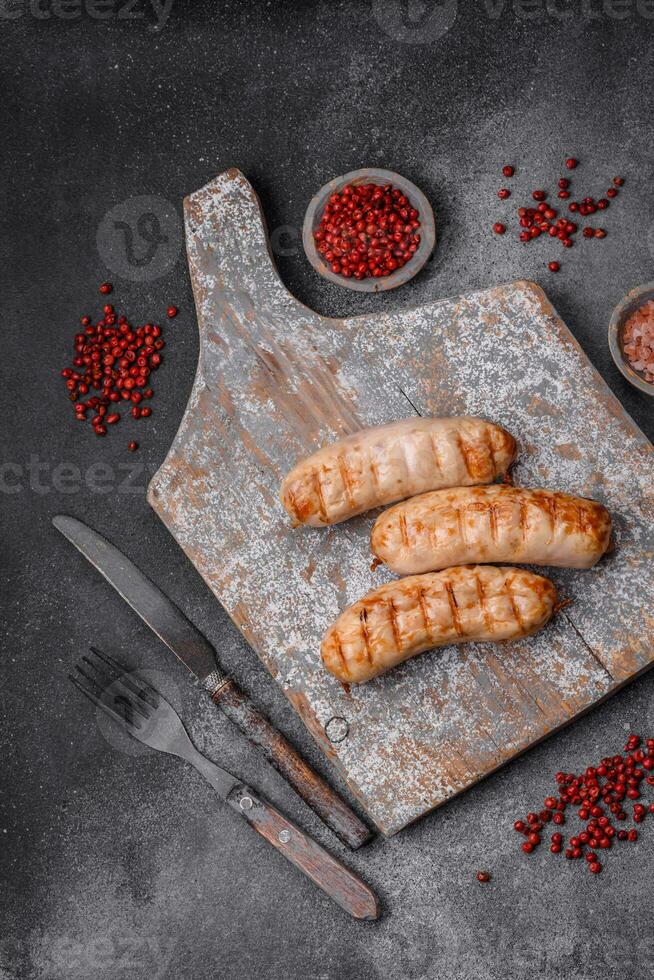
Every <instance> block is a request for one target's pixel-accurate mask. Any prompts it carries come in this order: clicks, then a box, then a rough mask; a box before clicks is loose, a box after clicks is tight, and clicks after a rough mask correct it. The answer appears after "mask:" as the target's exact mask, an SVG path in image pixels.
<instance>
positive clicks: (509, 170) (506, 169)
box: [502, 164, 515, 177]
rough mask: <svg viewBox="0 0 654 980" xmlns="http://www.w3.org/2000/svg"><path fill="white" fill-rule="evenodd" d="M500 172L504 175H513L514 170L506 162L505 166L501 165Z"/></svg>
mask: <svg viewBox="0 0 654 980" xmlns="http://www.w3.org/2000/svg"><path fill="white" fill-rule="evenodd" d="M502 173H503V174H504V176H505V177H513V175H514V173H515V170H514V168H513V167H511V166H510V165H509V164H507V165H506V167H502Z"/></svg>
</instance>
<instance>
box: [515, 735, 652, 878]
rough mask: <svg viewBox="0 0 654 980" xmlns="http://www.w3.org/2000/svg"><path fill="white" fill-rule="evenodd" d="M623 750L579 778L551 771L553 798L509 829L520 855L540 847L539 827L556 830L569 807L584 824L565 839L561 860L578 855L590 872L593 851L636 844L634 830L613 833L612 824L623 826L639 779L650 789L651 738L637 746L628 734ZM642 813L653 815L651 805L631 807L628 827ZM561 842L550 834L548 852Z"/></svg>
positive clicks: (595, 868)
mask: <svg viewBox="0 0 654 980" xmlns="http://www.w3.org/2000/svg"><path fill="white" fill-rule="evenodd" d="M624 752H625V755H614V756H606V757H605V758H604V759H602V760H601V762H600V763H599V765H597V766H590V767H589V768H588V769H586V771H585V772H584V773H582V774H581V775H580V776H575V775H574V774H573V773H565V772H557V774H556V777H555V778H556V782H557V784H558V792H557V795H556V796H548V797H546V798H545V801H544V803H545V809H544V810H541V811H540V812H539V813H528V814H527V819H526V820H516V822H515V823H514V825H513V826H514V829H515V830H517V831H518V833H520V834H523V835H524V836H525V838H526V840H525V841H524V842H523V843H522V845H521V846H522V850H523V851H524V852H525V854H531V853H532V852H533V851H534V850H535V849H536V848H537V847H538V845H539V844H540V843H541V841H542V832H543V830H544V829H545V825H546V824H548V823H550V822H551V823H553V824H555V825H556V826H557V827H560V826H561V825H563V824H564V823H565V822H566V816H565V813H566V811H567V810H568V807H573V806H574V807H579V810H578V816H579V819H580V820H582V821H589V822H588V823H587V824H586V826H585V828H584V829H583V830H582V831H581V832H580V833H577V834H575V835H573V836H571V837H570V838H569V840H568V846H567V847H566V849H565V856H566V858H568V859H569V860H575V859H579V858H582V857H584V858H585V859H586V863H587V865H588V868H589V870H590V871H591V872H592V873H593V874H598V873H599V872H600V871H601V870H602V864H601V862H600V860H599V857H598V855H597V853H596V849H597V850H602V851H608V850H610V849H611V848H612V847H613V844H614V843H615V841H636V840H638V831H637V830H636V828H635V827H632V828H631V829H629V830H626V829H624V828H621V829H618V828H617V827H615V826H614V824H613V820H615V821H617V822H619V823H623V822H624V821H625V820H627V819H628V814H627V812H626V811H625V810H624V809H623V802H624V801H625V799H627V800H630V801H631V800H639V799H640V797H641V788H642V783H643V780H645V782H646V783H647V784H648V785H649V786H654V738H648V739H647V741H646V742H645V747H644V748H642V747H641V738H640V736H639V735H630V736H629V739H628V741H627V744H626V745H625V747H624ZM647 773H649V775H647ZM607 811H608V813H607ZM648 812H649V813H654V803H650V804H649V806H646V805H645V804H644V803H634V805H633V821H634V823H636V824H641V823H642V822H643V820H644V819H645V817H646V816H647V813H648ZM609 814H611V816H609ZM564 843H565V840H564V837H563V834H561V833H560V832H559V831H555V832H554V833H553V834H552V839H551V844H550V851H551V852H552V854H560V852H561V851H562V849H563V845H564ZM585 849H586V850H585Z"/></svg>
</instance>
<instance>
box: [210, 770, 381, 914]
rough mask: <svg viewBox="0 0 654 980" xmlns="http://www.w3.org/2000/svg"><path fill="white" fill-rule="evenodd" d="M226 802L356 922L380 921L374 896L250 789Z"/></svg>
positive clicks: (238, 789) (236, 791) (239, 791)
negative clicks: (360, 920) (362, 920)
mask: <svg viewBox="0 0 654 980" xmlns="http://www.w3.org/2000/svg"><path fill="white" fill-rule="evenodd" d="M227 802H228V803H229V805H230V806H231V807H232V808H233V809H234V810H236V812H237V813H240V814H241V816H243V817H245V819H246V820H247V821H248V822H249V823H250V824H251V825H252V826H253V827H254V829H255V830H256V831H257V832H258V833H259V834H261V836H262V837H265V839H266V840H267V841H268V842H269V843H270V844H272V846H273V847H275V848H276V849H277V850H278V851H279V852H280V854H283V855H284V857H285V858H286V859H287V860H288V861H290V862H291V864H294V865H295V867H296V868H299V869H300V871H302V872H303V873H304V874H305V875H306V876H307V877H308V878H310V879H311V880H312V881H313V882H314V884H316V885H318V887H319V888H322V890H323V891H324V892H325V893H326V894H327V895H329V897H330V898H332V899H333V900H334V901H335V902H336V903H337V904H338V905H340V906H341V908H342V909H345V911H346V912H349V913H350V915H352V916H354V918H355V919H377V918H378V917H379V901H378V899H377V896H376V895H375V894H374V892H372V891H371V890H370V889H369V888H368V886H367V885H365V884H364V883H363V882H362V881H361V879H360V878H357V876H356V875H355V874H354V872H353V871H350V869H349V868H346V867H345V865H344V864H341V863H340V861H337V860H336V858H333V857H332V856H331V854H329V853H328V852H327V851H326V850H325V849H324V847H321V846H320V844H318V843H317V842H316V841H315V840H313V838H311V837H308V836H307V835H306V834H305V833H303V832H302V831H301V830H300V828H299V827H296V826H295V824H293V823H291V821H290V820H287V818H286V817H284V816H283V815H282V814H281V813H280V812H279V811H278V810H275V808H274V807H273V806H271V805H270V803H268V802H267V801H266V800H262V799H261V798H260V797H258V796H256V794H255V793H254V792H253V791H252V790H251V789H250V787H249V786H237V787H235V788H234V789H233V790H232V792H231V793H230V794H229V796H228V797H227Z"/></svg>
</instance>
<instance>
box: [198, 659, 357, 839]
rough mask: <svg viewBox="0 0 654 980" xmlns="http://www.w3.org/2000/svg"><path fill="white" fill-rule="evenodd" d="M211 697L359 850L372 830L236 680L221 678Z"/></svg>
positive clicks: (330, 824)
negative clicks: (302, 755) (260, 709)
mask: <svg viewBox="0 0 654 980" xmlns="http://www.w3.org/2000/svg"><path fill="white" fill-rule="evenodd" d="M211 697H212V700H213V701H215V703H216V704H217V705H218V706H219V707H220V708H221V710H222V711H223V712H224V713H225V714H226V715H227V717H228V718H229V719H230V721H233V722H234V724H235V725H237V726H238V727H239V728H240V729H241V731H242V732H243V733H244V734H245V735H247V737H248V738H249V739H250V741H251V742H254V743H255V745H258V746H259V748H260V749H261V750H262V751H263V753H264V755H265V756H266V758H267V759H268V761H269V762H270V763H271V764H272V765H273V766H274V767H275V769H277V770H278V771H279V772H280V773H281V774H282V776H284V778H285V779H286V780H287V781H288V782H289V783H290V784H291V786H293V788H294V789H295V790H296V792H297V793H299V795H300V796H301V797H302V799H303V800H305V801H306V802H307V803H308V804H309V806H310V807H311V808H312V809H313V810H315V812H316V813H317V814H318V816H319V817H320V818H321V819H322V820H323V822H324V823H326V824H327V826H328V827H330V828H331V829H332V830H333V831H334V833H335V834H336V835H337V836H338V837H340V839H341V840H342V841H343V842H344V843H345V844H347V845H348V846H349V847H352V848H355V849H356V848H357V847H361V845H362V844H365V842H366V841H367V840H370V837H371V836H372V835H371V832H370V830H369V829H368V827H367V826H366V825H365V824H364V823H363V821H362V820H359V818H358V817H357V815H356V813H354V811H353V810H351V809H350V808H349V806H348V805H347V804H346V803H345V802H344V801H343V800H342V799H341V798H340V796H339V795H338V794H337V793H336V791H335V790H333V789H332V788H331V786H329V785H328V783H326V782H325V780H324V779H322V778H321V777H320V776H319V775H318V773H316V772H314V770H313V769H312V768H311V766H309V764H308V763H307V762H305V761H304V759H303V758H302V757H301V756H300V755H298V753H297V752H296V751H295V749H294V748H293V746H292V745H291V744H290V742H288V741H287V740H286V739H285V738H284V736H283V735H282V734H281V733H280V732H278V731H277V729H276V728H274V727H273V726H272V724H271V723H270V722H269V721H268V719H267V718H266V717H265V716H264V715H262V714H261V712H260V711H258V710H257V708H255V706H254V705H253V704H252V702H251V701H250V700H249V698H248V697H247V696H246V695H245V694H244V693H243V691H241V689H240V688H239V687H237V685H236V684H235V683H234V681H233V680H231V679H229V678H227V679H222V680H221V681H219V686H218V688H217V689H216V690H215V691H213V692H212V694H211Z"/></svg>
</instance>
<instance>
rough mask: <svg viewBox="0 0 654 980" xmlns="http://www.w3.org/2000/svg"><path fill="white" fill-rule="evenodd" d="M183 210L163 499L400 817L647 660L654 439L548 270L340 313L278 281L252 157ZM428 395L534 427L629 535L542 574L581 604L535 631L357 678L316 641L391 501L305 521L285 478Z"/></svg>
mask: <svg viewBox="0 0 654 980" xmlns="http://www.w3.org/2000/svg"><path fill="white" fill-rule="evenodd" d="M185 214H186V234H187V249H188V256H189V263H190V268H191V276H192V281H193V289H194V294H195V301H196V307H197V312H198V320H199V325H200V338H201V353H200V360H199V365H198V372H197V377H196V381H195V385H194V388H193V392H192V395H191V398H190V401H189V405H188V409H187V413H186V415H185V417H184V419H183V421H182V424H181V427H180V430H179V432H178V434H177V437H176V439H175V442H174V444H173V446H172V448H171V450H170V453H169V455H168V457H167V459H166V461H165V463H164V464H163V466H162V467H161V469H160V470H159V471H158V472H157V474H155V476H154V478H153V480H152V482H151V485H150V489H149V500H150V503H151V504H152V506H153V507H154V508H155V509H156V511H157V513H158V514H159V515H160V516H161V518H162V519H163V520H164V521H165V523H166V524H167V526H168V527H169V528H170V530H171V532H172V533H173V534H174V535H175V537H176V538H177V540H178V542H179V543H180V544H181V546H182V547H183V548H184V550H185V551H186V553H187V555H188V556H189V557H190V559H191V560H192V561H193V562H194V563H195V564H196V566H197V567H198V569H199V570H200V572H201V573H202V575H203V576H204V578H205V580H206V581H207V582H208V584H209V585H210V587H211V588H212V589H213V591H214V593H215V594H216V596H217V597H218V598H219V599H220V601H221V602H222V604H223V606H224V607H225V609H226V610H227V611H228V613H229V614H230V616H231V617H232V618H233V620H234V621H235V622H236V623H237V624H238V626H239V627H240V628H241V630H242V631H243V635H244V636H245V637H247V639H248V640H249V641H250V643H251V644H252V646H253V647H254V649H255V650H256V652H257V654H258V655H259V657H260V658H261V659H262V660H263V662H264V663H265V664H266V666H267V667H268V669H269V670H270V672H271V673H272V674H273V676H274V677H275V678H276V680H277V682H278V683H279V684H280V686H281V687H282V689H283V690H284V692H285V693H286V695H287V697H288V698H289V699H290V700H291V701H292V703H293V704H294V705H295V707H296V709H297V710H298V712H299V713H300V715H301V716H302V718H303V719H304V721H305V723H306V725H307V726H308V728H309V729H310V731H311V732H312V734H313V735H314V737H315V738H316V739H317V740H318V742H319V743H320V745H321V746H322V747H323V749H324V750H325V752H326V753H327V754H328V756H329V757H330V758H331V759H332V761H333V762H334V763H335V764H336V765H337V766H338V767H339V769H340V771H341V772H342V774H343V775H344V777H345V778H346V780H347V781H348V783H349V785H350V786H351V788H352V790H353V791H354V792H355V793H356V795H357V797H358V798H359V800H360V801H361V803H362V805H363V806H364V807H365V809H366V811H367V812H368V814H369V815H370V817H371V818H372V820H373V821H374V822H375V824H376V825H377V826H378V827H379V829H380V830H381V831H382V832H383V833H385V834H392V833H395V832H396V831H398V830H400V829H401V828H402V827H404V826H406V825H407V824H408V823H410V822H411V821H413V820H415V819H416V818H417V817H419V816H421V815H422V814H424V813H426V812H428V811H429V810H431V809H433V808H434V807H436V806H438V805H439V804H441V803H443V802H444V801H445V800H447V799H449V798H450V797H452V796H453V795H455V794H456V793H459V792H461V791H462V790H463V789H465V788H466V787H468V786H470V785H472V784H473V783H475V782H476V781H477V780H479V779H481V778H482V777H483V776H485V775H487V774H488V773H490V772H492V771H493V770H495V769H497V768H498V767H499V766H501V765H503V764H504V763H505V762H506V761H507V760H509V759H511V758H513V757H514V756H515V755H517V754H518V753H520V752H522V751H524V750H525V749H527V748H528V747H529V746H530V745H533V744H534V743H535V742H537V741H539V740H540V739H542V738H544V737H545V736H546V735H548V734H549V733H551V732H552V731H554V730H556V729H557V728H559V727H561V726H562V725H564V724H566V723H567V722H569V721H570V720H571V719H573V718H574V717H576V716H577V715H579V714H580V713H582V712H583V711H585V710H587V709H588V708H590V707H591V706H592V705H593V704H595V703H597V702H598V701H599V700H601V699H602V698H605V697H607V696H608V695H609V694H611V693H612V692H613V691H614V690H616V689H617V688H618V687H619V686H620V685H621V684H623V683H625V682H626V681H628V680H629V679H631V678H632V677H634V676H635V675H636V674H638V673H639V672H641V671H643V670H645V669H647V668H648V667H650V666H651V665H652V662H653V659H654V652H653V650H652V646H651V643H650V641H649V634H650V628H651V625H652V616H651V613H650V612H649V610H650V609H651V608H652V605H653V603H652V599H653V598H654V595H653V593H654V582H653V581H652V575H651V560H652V555H653V554H654V520H653V517H654V479H653V477H654V467H653V465H652V464H653V456H652V453H653V452H654V449H653V447H652V445H651V444H650V443H649V442H648V441H647V439H646V438H645V437H644V435H643V434H642V433H641V432H640V430H639V429H638V428H637V427H636V425H635V424H634V423H633V421H632V420H631V419H630V418H629V417H628V416H627V415H626V413H625V412H624V410H623V409H622V407H621V406H620V404H619V402H618V401H617V399H616V398H615V397H614V396H613V395H612V394H611V392H610V391H609V389H608V388H607V386H606V385H605V384H604V382H603V381H602V379H601V378H600V377H599V375H598V374H597V372H596V371H595V370H594V368H593V367H592V366H591V364H590V362H589V361H588V360H587V358H586V357H585V356H584V354H583V352H582V351H581V349H580V347H579V346H578V344H577V343H576V341H575V340H574V338H573V337H572V335H571V334H570V332H569V331H568V329H567V328H566V327H565V325H564V324H563V323H562V321H561V320H560V318H559V317H558V316H557V314H556V312H555V311H554V310H553V308H552V307H551V305H550V304H549V302H548V300H547V298H546V297H545V295H544V293H543V292H542V290H541V289H539V288H538V287H537V286H536V285H534V284H533V283H529V282H518V283H512V284H509V285H503V286H498V287H495V288H493V289H488V290H484V291H481V292H477V293H474V294H472V295H469V296H459V297H454V298H451V299H444V300H437V301H434V302H433V303H429V304H426V305H425V306H422V307H420V308H419V309H414V310H408V311H407V310H404V311H399V312H397V313H393V314H383V315H382V314H376V315H375V314H370V315H366V316H361V317H355V318H351V319H347V320H336V319H328V318H326V317H322V316H319V315H318V314H316V313H314V312H312V311H311V310H309V309H307V308H306V307H304V306H302V305H301V304H300V303H299V302H298V301H297V300H295V299H294V297H292V296H291V295H290V294H289V293H288V292H287V291H286V289H285V288H284V286H283V285H282V283H281V282H280V280H279V278H278V276H277V273H276V271H275V268H274V265H273V262H272V260H271V258H270V255H269V251H268V240H267V235H266V232H265V228H264V225H263V220H262V216H261V212H260V207H259V204H258V200H257V198H256V195H255V193H254V191H253V190H252V187H251V186H250V184H249V183H248V182H247V180H245V178H244V177H243V176H242V174H240V173H239V172H238V171H228V172H227V173H224V174H222V175H220V176H219V177H217V178H216V179H215V180H214V181H212V183H210V184H209V185H207V186H206V187H204V188H203V189H202V190H200V191H198V192H196V193H195V194H193V195H192V196H191V197H190V198H188V199H187V200H186V202H185ZM414 411H415V412H417V413H419V414H420V415H425V416H429V415H431V416H439V415H453V414H457V415H464V414H467V415H482V416H484V417H486V418H488V419H490V420H491V421H494V422H498V423H499V424H500V425H503V426H505V427H506V428H507V429H508V430H509V431H510V432H512V433H514V434H515V435H516V437H517V438H518V443H519V456H518V463H517V465H516V466H515V468H514V478H515V482H516V483H517V484H518V485H521V486H548V487H550V488H552V489H557V490H563V491H566V492H568V493H575V494H580V495H585V496H590V497H594V498H595V499H597V500H599V501H600V502H601V503H603V504H605V505H606V506H607V507H608V508H609V510H610V511H611V514H612V516H613V519H614V527H615V532H614V533H615V545H616V547H615V550H614V552H613V553H612V554H610V555H608V556H606V557H605V558H604V559H602V561H600V562H599V563H598V564H597V565H596V566H595V567H594V568H593V569H591V570H589V571H574V570H567V569H555V570H552V569H550V570H544V569H537V570H538V571H543V572H544V574H546V575H549V577H551V578H552V579H553V580H554V581H555V583H556V585H557V587H558V589H559V592H560V593H561V594H562V595H563V596H568V597H570V598H572V599H573V604H572V605H571V606H570V607H568V608H567V609H566V610H565V611H564V612H563V613H560V614H559V615H558V616H557V617H556V618H555V620H554V621H553V622H552V623H551V624H550V625H549V626H548V627H547V628H546V629H545V630H544V631H543V632H542V633H540V634H538V635H536V636H534V637H532V638H529V639H525V640H522V641H519V642H516V643H510V644H507V645H503V646H491V645H475V644H467V645H465V646H460V647H450V648H445V649H441V650H437V651H434V652H433V653H425V654H423V655H422V656H421V657H419V658H417V659H416V660H414V661H410V662H408V663H406V664H403V665H401V666H400V667H398V668H397V669H395V670H394V671H392V672H391V673H389V674H388V675H386V676H385V677H382V678H378V679H376V680H373V681H371V682H370V683H369V684H366V685H365V686H364V687H361V688H354V687H353V688H352V689H351V690H347V689H346V688H344V687H343V686H341V685H340V684H339V683H338V681H337V680H336V679H335V678H333V677H331V676H330V675H329V674H328V673H327V672H326V671H325V670H324V669H323V667H322V666H321V664H320V658H319V646H320V639H321V637H322V635H323V633H324V632H325V630H326V629H327V627H328V626H329V625H330V624H331V623H332V622H333V621H334V620H335V619H336V617H337V616H338V614H339V613H340V612H341V611H342V610H343V609H344V608H345V607H346V606H347V605H349V604H351V603H352V602H354V601H356V600H357V599H359V598H360V597H361V596H363V595H364V594H365V593H366V592H367V591H368V590H369V589H371V588H373V587H374V586H377V585H380V584H382V583H383V582H384V581H389V580H390V579H391V577H392V576H391V574H390V573H389V572H388V571H386V570H384V569H381V568H379V569H377V570H376V571H375V572H372V571H371V570H370V553H369V542H368V538H369V533H370V528H371V525H372V523H373V521H374V518H375V517H376V516H377V515H376V514H375V513H373V514H371V515H364V516H361V517H359V518H356V519H354V520H352V521H349V522H347V523H345V524H342V525H340V526H335V527H331V528H318V529H311V528H301V529H296V530H293V529H291V528H290V526H289V522H288V519H287V517H286V515H285V513H284V511H283V508H282V507H281V504H280V503H279V501H278V497H277V494H278V490H279V485H280V481H281V479H282V477H283V476H284V474H285V473H286V472H287V471H288V470H289V469H290V467H291V466H292V465H293V464H294V463H295V462H296V461H297V460H298V459H299V458H300V457H301V456H302V455H304V454H307V453H309V452H313V451H314V450H316V449H317V448H319V447H320V445H322V444H323V443H324V442H325V441H326V440H328V439H334V438H337V437H339V436H343V435H347V434H349V433H351V432H354V431H356V430H357V429H358V428H360V427H362V426H366V425H379V424H382V423H384V422H389V421H393V420H394V419H400V418H403V417H406V416H407V415H409V414H411V413H412V412H414ZM334 719H335V720H334ZM344 733H345V734H344ZM330 736H331V739H330Z"/></svg>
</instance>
